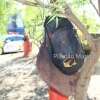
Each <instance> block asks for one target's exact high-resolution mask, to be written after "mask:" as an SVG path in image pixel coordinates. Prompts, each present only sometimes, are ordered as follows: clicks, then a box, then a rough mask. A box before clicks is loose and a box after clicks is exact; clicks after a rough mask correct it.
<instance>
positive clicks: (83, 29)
mask: <svg viewBox="0 0 100 100" xmlns="http://www.w3.org/2000/svg"><path fill="white" fill-rule="evenodd" d="M65 16H66V17H67V18H68V19H69V20H70V21H71V22H73V23H74V24H75V25H76V26H77V27H78V28H79V30H80V31H81V32H82V33H83V36H84V38H85V39H86V40H88V41H89V43H90V46H91V48H92V50H94V51H95V44H94V42H93V38H92V36H91V35H90V34H89V33H88V31H87V29H86V27H85V26H84V25H83V24H82V23H81V22H80V21H79V19H78V18H77V17H76V16H75V15H74V14H73V12H72V10H71V8H70V7H69V5H68V4H66V7H65Z"/></svg>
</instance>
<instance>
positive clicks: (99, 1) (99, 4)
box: [98, 0, 100, 15]
mask: <svg viewBox="0 0 100 100" xmlns="http://www.w3.org/2000/svg"><path fill="white" fill-rule="evenodd" d="M98 9H99V15H100V0H98Z"/></svg>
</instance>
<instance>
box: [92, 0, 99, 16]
mask: <svg viewBox="0 0 100 100" xmlns="http://www.w3.org/2000/svg"><path fill="white" fill-rule="evenodd" d="M90 3H91V5H92V6H93V8H94V9H95V11H96V13H97V14H98V15H99V16H100V12H99V11H100V9H99V11H98V9H97V8H96V6H95V5H94V4H93V2H92V0H90ZM98 3H100V0H98Z"/></svg>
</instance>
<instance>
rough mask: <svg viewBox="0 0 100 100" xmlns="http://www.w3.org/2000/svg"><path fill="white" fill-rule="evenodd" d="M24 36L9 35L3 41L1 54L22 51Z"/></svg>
mask: <svg viewBox="0 0 100 100" xmlns="http://www.w3.org/2000/svg"><path fill="white" fill-rule="evenodd" d="M23 43H24V35H18V34H11V35H8V36H7V37H6V39H5V41H4V45H3V53H11V52H19V51H23Z"/></svg>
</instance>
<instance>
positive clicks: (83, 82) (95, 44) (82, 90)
mask: <svg viewBox="0 0 100 100" xmlns="http://www.w3.org/2000/svg"><path fill="white" fill-rule="evenodd" d="M65 16H66V17H67V18H68V19H69V20H70V21H72V22H73V23H74V24H75V25H76V26H77V27H78V28H79V29H80V31H82V33H83V34H84V36H85V37H86V39H87V40H89V41H90V43H91V45H92V48H91V49H92V51H91V54H90V55H89V56H88V57H87V58H86V59H85V62H84V65H83V67H82V69H81V72H80V78H79V80H78V83H77V86H76V95H75V100H86V92H87V87H88V83H89V80H90V77H91V75H92V73H93V70H94V69H95V67H94V65H95V63H96V62H97V60H98V58H99V55H100V39H98V40H94V39H93V38H92V37H91V36H90V35H89V33H88V31H87V29H86V28H85V26H84V25H83V24H82V23H81V22H80V21H79V20H78V18H77V17H76V16H75V15H74V14H73V12H72V10H71V9H70V7H69V6H68V4H66V8H65Z"/></svg>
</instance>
